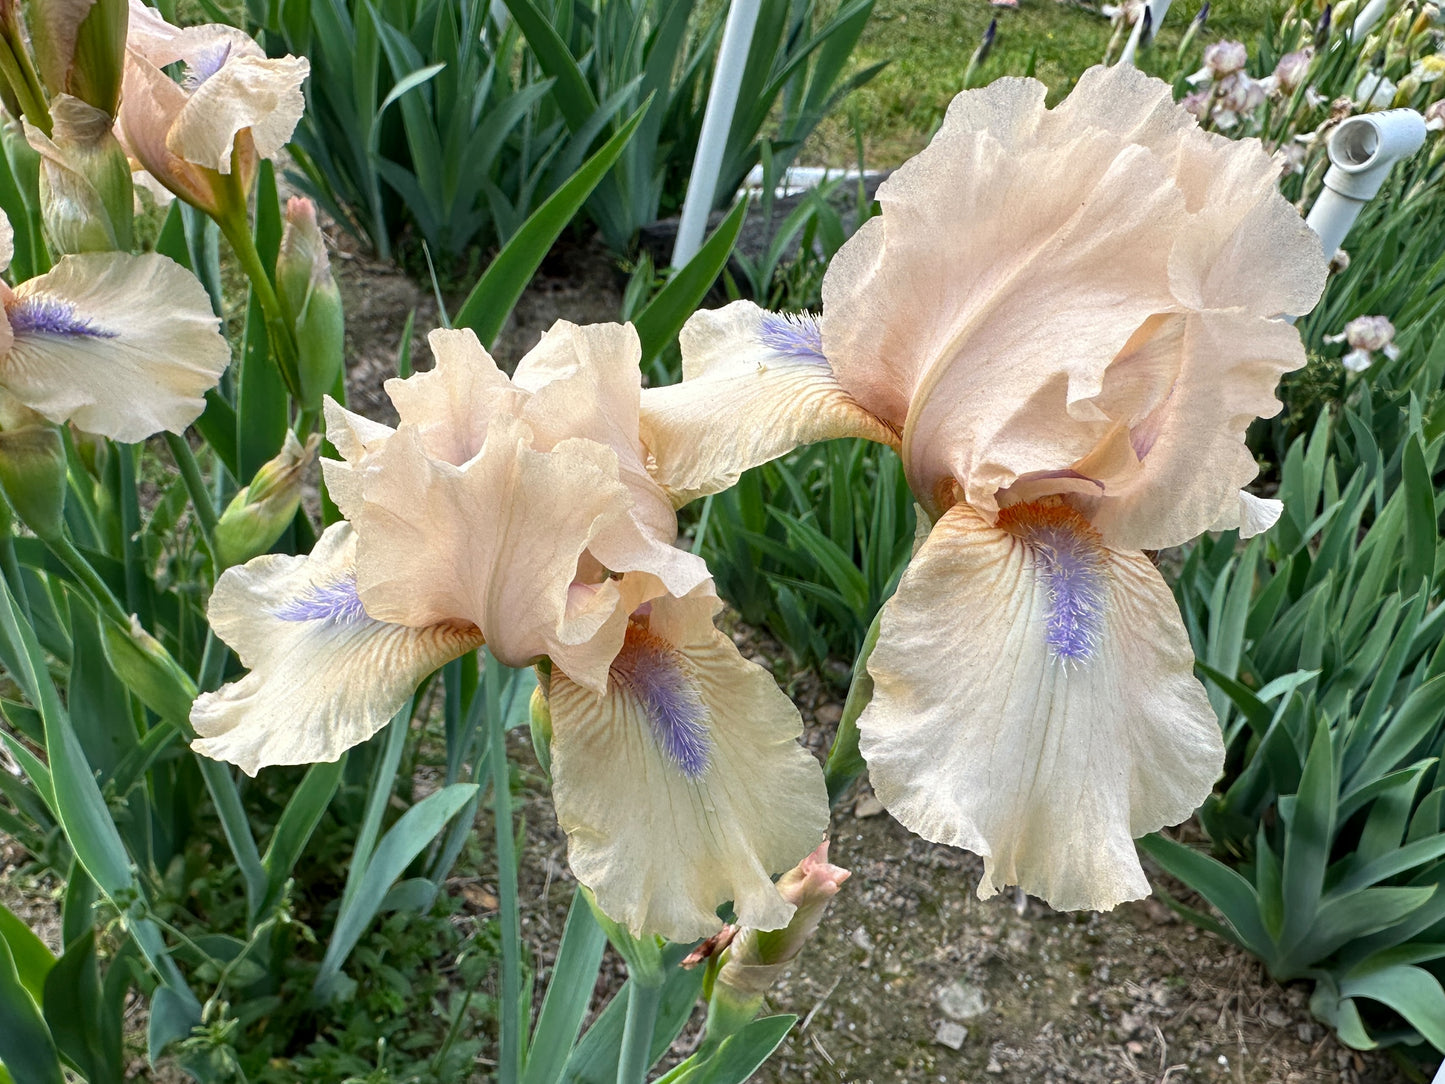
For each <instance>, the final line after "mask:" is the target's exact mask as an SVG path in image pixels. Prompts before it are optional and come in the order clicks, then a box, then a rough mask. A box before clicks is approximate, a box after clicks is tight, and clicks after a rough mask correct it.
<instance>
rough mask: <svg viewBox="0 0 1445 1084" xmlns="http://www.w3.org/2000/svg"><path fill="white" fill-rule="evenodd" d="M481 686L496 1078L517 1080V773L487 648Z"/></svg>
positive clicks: (498, 675)
mask: <svg viewBox="0 0 1445 1084" xmlns="http://www.w3.org/2000/svg"><path fill="white" fill-rule="evenodd" d="M485 657H486V664H487V665H486V676H485V677H484V678H483V679H482V688H481V689H480V690H479V692H480V693H481V694H482V695H484V696H486V698H487V726H488V728H489V731H490V735H489V736H490V744H491V750H490V754H489V755H490V757H491V762H492V764H491V768H492V815H493V819H494V821H495V826H496V836H497V896H498V897H499V908H498V910H499V912H500V917H501V921H502V931H501V932H502V1003H501V1009H500V1013H499V1020H498V1023H499V1025H500V1036H499V1041H498V1044H497V1045H498V1046H499V1048H500V1049H499V1050H498V1054H497V1084H516V1082H517V1080H518V1079H520V1077H521V1068H522V1058H521V1054H522V1032H521V1028H522V1022H521V1019H520V1008H521V1005H520V999H521V991H522V961H521V942H522V930H521V922H520V920H519V918H518V914H517V851H516V837H515V836H514V835H513V831H514V826H513V824H512V776H511V770H510V767H509V765H508V763H507V724H506V720H505V719H503V718H502V674H503V668H502V664H501V663H499V662H498V661H497V660H496V659H495V658H493V657H492V653H491V652H490V651H488V652H487V653H486V656H485Z"/></svg>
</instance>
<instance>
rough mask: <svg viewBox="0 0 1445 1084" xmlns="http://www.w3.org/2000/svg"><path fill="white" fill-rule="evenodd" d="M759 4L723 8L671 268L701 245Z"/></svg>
mask: <svg viewBox="0 0 1445 1084" xmlns="http://www.w3.org/2000/svg"><path fill="white" fill-rule="evenodd" d="M761 4H762V0H733V2H732V6H731V7H729V8H728V20H727V24H726V25H725V26H724V27H723V36H722V44H721V45H720V46H719V47H718V53H717V67H716V68H715V69H714V70H713V75H712V88H711V89H710V90H709V91H708V94H707V110H706V111H705V112H704V113H703V116H702V131H701V132H700V133H699V134H698V139H697V156H696V157H695V158H694V159H693V162H692V176H691V177H689V178H688V182H687V196H686V197H685V198H684V199H683V201H682V221H680V222H679V223H678V225H677V240H676V241H674V242H673V246H672V266H673V267H685V266H686V265H687V262H688V261H689V260H690V259H692V258H693V257H694V256H695V255H697V250H698V249H700V248H701V247H702V235H703V231H704V230H706V229H707V216H708V212H709V211H711V210H712V201H713V197H714V196H716V195H717V182H718V174H719V173H721V172H722V160H723V152H724V151H725V150H726V149H727V140H728V129H729V128H731V127H732V123H733V112H734V111H735V110H736V109H737V104H738V93H739V91H741V90H742V82H743V67H744V66H745V65H746V64H747V62H748V49H749V48H750V47H751V46H752V43H753V29H754V28H755V27H756V26H757V24H758V8H759V7H761Z"/></svg>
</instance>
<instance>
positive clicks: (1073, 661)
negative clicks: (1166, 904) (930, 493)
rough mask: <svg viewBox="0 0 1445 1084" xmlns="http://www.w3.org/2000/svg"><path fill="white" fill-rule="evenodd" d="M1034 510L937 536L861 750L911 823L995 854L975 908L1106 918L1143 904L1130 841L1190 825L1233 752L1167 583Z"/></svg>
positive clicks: (957, 526) (879, 666)
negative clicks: (1027, 897) (1018, 889)
mask: <svg viewBox="0 0 1445 1084" xmlns="http://www.w3.org/2000/svg"><path fill="white" fill-rule="evenodd" d="M1028 507H1030V508H1033V509H1042V511H1039V512H1038V514H1037V516H1036V518H1035V519H1034V520H1029V519H1028V518H1027V515H1026V513H1025V512H1021V511H1019V510H1018V509H1015V510H1012V511H1011V513H1006V514H1005V516H1004V518H1003V520H1001V522H1003V523H1005V525H1007V524H1008V523H1010V522H1013V523H1015V531H1014V532H1011V531H1010V530H1009V529H1006V526H1000V527H995V526H990V525H989V523H988V522H987V521H986V520H985V519H983V518H982V517H981V516H980V515H979V514H978V513H977V512H975V511H974V510H973V509H971V508H969V507H968V506H967V505H964V504H958V505H955V506H954V507H953V508H952V509H950V510H949V511H948V513H947V514H945V515H944V517H943V518H942V519H941V520H940V521H939V522H938V523H937V524H936V525H935V526H934V528H933V531H932V533H931V534H930V535H929V537H928V540H927V541H926V542H925V543H924V545H923V547H922V548H921V549H920V550H919V552H918V553H917V554H916V555H915V557H914V559H913V562H912V564H911V565H910V566H909V567H908V569H907V571H906V572H905V573H904V575H903V579H902V581H901V582H900V584H899V587H898V591H897V593H896V594H895V595H894V597H893V598H892V599H891V600H890V601H889V602H888V603H887V604H886V605H885V607H884V611H883V619H882V625H881V629H880V633H879V637H878V644H877V647H876V648H875V649H874V652H873V654H872V656H871V658H870V659H869V661H868V671H869V673H870V674H871V675H872V677H873V681H874V693H873V699H872V702H871V703H870V704H869V706H868V708H867V709H866V710H865V711H864V712H863V714H862V716H861V718H860V719H859V729H860V732H861V748H862V752H863V755H864V757H865V758H866V759H867V761H868V765H869V774H870V778H871V780H872V783H873V787H874V789H875V791H876V792H877V794H878V797H879V798H880V800H881V801H882V802H883V804H884V805H885V806H887V807H888V809H889V810H890V811H891V812H892V813H893V815H894V816H895V817H897V818H898V819H899V820H900V821H901V822H902V823H903V824H904V825H906V826H907V827H908V828H910V829H912V830H913V831H914V832H917V833H918V834H920V835H922V836H924V837H925V838H927V839H931V840H934V841H936V842H941V843H947V844H951V845H954V846H959V847H965V848H967V849H969V850H972V851H975V852H976V853H978V854H980V855H982V856H983V858H984V877H983V881H982V883H981V884H980V886H979V894H980V896H988V895H991V894H992V893H994V892H996V891H997V890H998V889H999V888H1001V887H1002V886H1004V885H1008V884H1017V885H1021V886H1022V887H1023V888H1024V889H1025V890H1026V891H1028V892H1030V893H1032V894H1034V895H1036V896H1040V897H1042V898H1043V899H1045V900H1046V901H1048V902H1049V903H1050V904H1051V905H1052V906H1054V907H1056V908H1059V909H1075V908H1096V909H1101V910H1103V909H1108V908H1111V907H1113V906H1114V905H1115V904H1117V903H1119V902H1121V901H1123V900H1128V899H1135V898H1138V897H1140V896H1143V895H1145V894H1147V892H1148V891H1149V886H1148V882H1147V881H1146V880H1145V878H1144V874H1143V871H1142V869H1141V868H1140V865H1139V860H1138V857H1137V855H1136V853H1135V850H1134V845H1133V842H1132V840H1133V839H1134V838H1135V837H1138V836H1141V835H1143V834H1145V833H1147V832H1151V831H1154V830H1155V829H1158V828H1160V827H1162V826H1164V825H1166V824H1174V823H1177V822H1178V821H1181V820H1183V819H1185V818H1186V817H1188V816H1189V814H1190V813H1191V812H1192V811H1193V810H1194V809H1195V807H1197V806H1198V805H1199V803H1200V802H1202V801H1203V800H1204V798H1205V797H1206V796H1207V795H1208V794H1209V791H1210V788H1211V786H1212V784H1213V782H1214V780H1215V779H1216V778H1217V776H1218V775H1219V772H1220V769H1221V767H1222V764H1223V755H1224V750H1223V744H1222V740H1221V737H1220V733H1219V724H1218V722H1217V721H1216V720H1215V717H1214V713H1213V711H1212V710H1211V708H1210V706H1209V701H1208V699H1207V698H1206V697H1205V695H1204V690H1203V688H1202V687H1201V686H1200V685H1199V683H1198V681H1196V680H1195V678H1194V677H1193V673H1192V670H1193V663H1194V657H1193V654H1192V652H1191V650H1190V646H1189V640H1188V637H1187V636H1186V634H1185V632H1184V628H1183V626H1182V624H1181V622H1180V619H1179V613H1178V609H1177V607H1176V605H1175V602H1174V599H1173V597H1172V595H1171V594H1170V593H1169V590H1168V588H1167V587H1166V586H1165V584H1164V582H1163V580H1162V579H1161V578H1160V576H1159V573H1158V572H1157V571H1156V570H1155V569H1154V567H1153V566H1152V565H1151V564H1150V563H1149V561H1148V560H1147V559H1146V558H1145V557H1143V556H1142V555H1140V554H1130V553H1120V552H1117V551H1114V550H1110V549H1107V548H1105V547H1104V546H1103V545H1102V542H1101V541H1100V539H1099V538H1098V536H1097V534H1095V533H1094V532H1092V530H1091V529H1090V528H1089V527H1088V525H1087V523H1086V522H1085V521H1084V520H1083V518H1082V517H1081V516H1079V515H1078V513H1077V512H1074V511H1072V510H1070V509H1067V508H1065V507H1063V506H1061V505H1047V504H1045V505H1038V506H1028ZM1010 515H1012V516H1014V517H1016V518H1015V519H1010ZM1030 524H1032V526H1031V525H1030ZM1050 531H1053V532H1055V533H1052V534H1051V533H1049V532H1050ZM1059 532H1062V533H1059Z"/></svg>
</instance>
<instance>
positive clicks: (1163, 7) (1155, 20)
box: [1119, 0, 1173, 64]
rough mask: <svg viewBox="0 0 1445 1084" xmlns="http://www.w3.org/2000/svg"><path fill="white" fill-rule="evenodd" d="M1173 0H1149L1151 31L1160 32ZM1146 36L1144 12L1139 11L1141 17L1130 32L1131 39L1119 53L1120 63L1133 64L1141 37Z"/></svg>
mask: <svg viewBox="0 0 1445 1084" xmlns="http://www.w3.org/2000/svg"><path fill="white" fill-rule="evenodd" d="M1171 3H1173V0H1149V3H1148V4H1146V5H1145V9H1146V10H1147V11H1148V12H1149V28H1150V29H1149V32H1150V33H1151V34H1158V33H1159V24H1160V23H1161V22H1163V21H1164V16H1165V15H1166V14H1168V12H1169V5H1170V4H1171ZM1143 36H1144V12H1142V11H1141V12H1140V13H1139V18H1138V20H1137V21H1135V23H1134V29H1133V30H1131V31H1130V32H1129V40H1128V41H1127V42H1125V43H1124V51H1123V52H1122V53H1120V54H1119V63H1120V64H1133V63H1134V54H1135V53H1137V52H1138V51H1139V39H1140V38H1141V37H1143Z"/></svg>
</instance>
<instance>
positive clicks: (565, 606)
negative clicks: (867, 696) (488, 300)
mask: <svg viewBox="0 0 1445 1084" xmlns="http://www.w3.org/2000/svg"><path fill="white" fill-rule="evenodd" d="M431 345H432V351H433V353H434V355H435V356H436V359H437V364H436V367H435V368H434V369H432V370H431V371H429V372H424V373H418V374H416V375H415V376H412V377H409V378H408V379H406V380H393V381H390V382H388V384H387V391H388V393H389V394H390V396H391V399H392V402H393V404H394V405H395V407H396V410H397V414H398V415H399V424H398V425H397V427H396V428H395V429H393V428H391V427H388V426H385V425H381V424H379V423H376V422H372V421H368V420H367V419H365V418H362V417H360V416H358V415H355V414H352V413H350V412H348V411H346V410H344V409H342V408H341V407H339V406H337V405H336V404H335V403H333V402H330V401H328V403H327V435H328V437H329V439H330V441H331V443H332V444H333V445H334V446H335V447H336V449H337V450H338V452H339V453H340V455H341V457H342V458H341V459H340V460H324V461H323V463H322V469H323V472H324V474H325V478H326V482H327V485H328V488H329V490H330V493H331V495H332V497H333V498H334V499H335V501H336V504H337V506H338V507H339V508H340V509H341V511H342V513H343V514H344V515H345V517H346V522H344V523H338V524H335V525H333V526H332V527H330V528H328V529H327V531H326V532H325V534H323V535H322V537H321V539H320V540H319V541H318V543H317V545H316V547H315V549H314V550H313V551H312V553H311V554H310V555H309V556H307V557H287V556H276V555H272V556H263V557H259V558H256V559H255V560H252V561H250V562H248V563H247V564H246V565H244V566H241V567H238V568H233V569H230V570H228V571H227V572H226V573H225V574H224V575H223V576H222V577H221V578H220V579H219V581H218V582H217V585H216V590H215V593H214V594H213V595H212V597H211V602H210V609H209V617H210V621H211V624H212V627H213V628H214V629H215V630H216V632H217V633H218V634H219V635H220V636H221V637H222V638H223V639H224V640H225V641H226V642H227V643H229V644H230V645H231V646H232V647H234V648H235V649H236V650H237V652H238V654H239V655H240V657H241V661H242V663H244V664H245V665H246V666H247V667H249V668H250V670H251V673H250V674H249V675H247V676H245V677H243V678H241V679H240V680H238V681H236V682H233V683H232V684H230V685H227V686H225V687H223V688H222V689H220V690H218V691H217V692H214V693H208V694H206V695H204V696H202V697H200V698H199V699H198V700H197V701H196V703H195V706H194V708H193V710H192V713H191V721H192V723H193V725H194V726H195V729H196V732H197V734H198V735H200V737H199V738H198V740H197V741H196V742H195V748H196V749H197V750H198V751H199V752H201V753H204V754H206V755H208V756H213V757H217V758H219V759H223V760H229V761H232V762H233V763H236V764H238V765H240V767H241V768H242V769H244V770H245V771H247V772H249V773H252V774H254V773H255V772H256V771H257V770H258V769H259V768H260V767H262V766H264V765H267V764H292V763H303V762H309V761H317V760H334V759H336V757H338V756H339V755H340V754H341V753H342V752H343V751H344V750H345V749H347V748H348V747H350V746H352V745H355V744H357V743H358V742H360V741H363V740H365V739H366V738H367V737H369V736H370V735H371V734H372V733H374V732H375V731H376V730H378V729H380V727H381V726H383V725H384V724H385V723H386V722H387V720H388V719H390V717H391V716H392V715H393V714H394V713H395V712H396V711H397V710H398V708H399V707H400V706H401V704H402V703H403V702H404V700H405V698H406V697H407V696H408V695H409V694H410V693H411V692H412V690H413V689H414V688H415V687H416V685H417V684H418V683H419V682H420V681H421V679H422V678H423V677H424V676H425V675H426V674H428V673H430V672H431V671H432V670H434V669H436V668H437V667H438V666H440V665H441V664H442V663H444V662H446V661H448V660H449V659H452V658H455V657H457V656H459V655H461V654H463V653H465V652H467V651H470V650H473V649H475V648H476V647H478V646H479V645H480V644H482V643H483V642H485V643H486V644H487V646H488V648H489V649H490V650H491V652H492V653H493V654H494V655H495V656H496V657H497V658H498V659H500V660H501V661H502V662H504V663H506V664H508V665H511V666H525V665H528V664H531V663H534V662H537V661H539V660H546V661H548V662H549V664H550V666H549V669H548V671H547V672H546V674H545V675H544V684H545V685H546V693H547V709H548V714H549V715H550V724H551V734H550V753H551V770H552V779H553V800H554V803H555V805H556V810H557V818H558V821H559V823H560V824H561V826H562V828H563V829H564V830H565V831H566V832H567V835H568V858H569V861H570V862H571V865H572V868H573V870H574V872H575V873H576V875H577V877H578V880H580V881H581V882H582V883H583V884H584V885H586V886H587V887H588V888H590V889H591V890H592V891H593V892H594V894H595V896H596V900H597V904H598V906H599V907H600V908H601V909H602V910H603V912H604V913H606V914H607V915H608V916H610V917H611V918H612V919H613V920H615V921H617V922H618V923H620V924H622V925H625V926H626V927H627V928H628V929H629V931H631V932H632V933H633V934H634V935H635V936H641V935H643V934H653V933H656V934H662V935H664V936H666V937H669V938H671V939H673V940H679V941H686V940H690V939H692V938H695V937H699V936H703V935H705V934H708V933H711V932H712V931H713V930H715V929H716V927H717V918H716V915H715V910H716V908H717V906H718V905H719V904H721V903H722V902H724V901H725V900H732V901H734V906H735V908H736V910H737V912H738V915H739V916H740V919H741V921H743V922H746V923H747V924H749V925H752V926H756V927H758V928H760V929H776V928H778V927H780V926H784V925H786V923H787V922H788V919H789V918H790V916H791V915H792V912H793V906H792V905H791V904H790V903H789V902H788V901H787V900H785V899H784V898H783V897H782V896H781V895H780V894H779V892H778V890H777V888H776V887H774V885H773V883H772V880H771V877H770V875H771V874H773V873H777V872H781V871H783V870H786V869H787V868H789V867H790V866H792V865H793V864H794V863H796V862H797V861H798V860H799V858H800V857H802V856H803V855H805V854H807V853H808V852H809V851H810V850H811V849H812V848H813V847H814V846H815V845H816V844H817V842H818V840H819V839H820V838H821V837H822V834H823V830H824V828H825V827H826V823H827V801H826V796H825V790H824V787H823V779H822V772H821V770H820V768H819V767H818V764H817V762H816V761H815V760H814V759H813V758H812V757H811V756H810V755H809V754H808V753H807V752H806V751H805V750H804V749H802V748H801V747H800V746H799V745H798V743H797V740H796V739H797V737H798V735H799V733H800V732H801V730H802V721H801V718H800V717H799V715H798V712H797V710H796V709H795V708H794V707H793V705H792V703H791V702H790V701H789V700H788V698H787V697H786V696H785V695H784V694H783V693H782V692H781V691H780V690H779V689H778V688H777V686H776V685H775V684H774V683H773V681H772V678H771V677H770V675H769V674H768V673H767V672H766V671H765V670H763V669H762V668H761V667H759V666H757V665H755V664H753V663H750V662H747V661H746V660H744V659H743V658H742V656H741V655H740V654H739V653H738V650H737V648H736V646H734V644H733V643H732V641H731V640H730V639H729V638H728V637H726V636H724V635H723V634H722V633H721V632H719V631H718V630H717V629H716V628H715V627H714V625H713V615H714V614H715V613H716V611H717V609H718V608H719V605H720V604H719V602H718V600H717V598H716V596H715V594H714V592H713V588H712V582H711V580H710V578H709V576H708V572H707V568H706V566H705V565H704V564H703V562H702V561H701V559H700V558H697V557H695V556H693V555H692V554H689V553H686V552H684V551H683V550H680V549H678V548H676V547H675V546H674V545H673V542H674V540H675V537H676V534H677V520H676V516H675V514H674V512H673V506H674V502H673V498H672V496H671V495H670V494H669V493H668V492H667V491H665V490H664V489H663V488H662V487H661V486H660V485H658V483H657V482H655V481H654V480H653V478H652V477H651V475H650V474H649V473H648V470H647V467H646V463H647V461H648V459H649V457H650V452H649V449H648V448H647V447H646V446H645V445H644V443H643V441H642V439H641V437H640V435H639V434H640V427H639V420H638V412H639V402H640V394H641V374H640V370H639V367H638V362H639V359H640V355H641V346H640V344H639V342H638V339H637V334H636V332H635V331H634V330H633V328H632V327H631V326H630V325H616V324H609V325H597V326H592V327H578V326H577V325H573V324H567V323H558V324H557V325H556V326H554V327H553V328H552V329H551V330H550V331H549V332H548V333H547V334H546V335H545V336H543V338H542V341H541V342H540V343H539V344H538V345H537V346H536V347H535V348H534V349H533V350H532V351H531V352H530V353H529V354H528V355H527V356H526V357H525V358H523V359H522V361H521V362H520V363H519V364H518V366H517V370H516V373H515V375H514V376H513V377H512V378H510V379H509V378H508V377H507V376H506V375H505V374H504V373H503V372H501V370H499V369H498V368H497V366H496V364H495V363H494V362H493V360H492V358H491V357H490V356H489V355H488V354H487V353H486V351H485V350H483V349H482V347H481V345H480V344H479V343H478V341H477V339H476V336H475V335H473V334H472V333H471V332H470V331H437V332H434V333H433V334H432V336H431Z"/></svg>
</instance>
